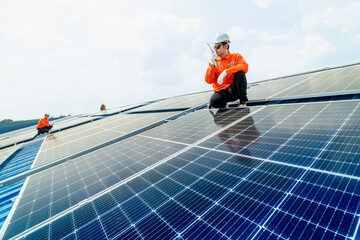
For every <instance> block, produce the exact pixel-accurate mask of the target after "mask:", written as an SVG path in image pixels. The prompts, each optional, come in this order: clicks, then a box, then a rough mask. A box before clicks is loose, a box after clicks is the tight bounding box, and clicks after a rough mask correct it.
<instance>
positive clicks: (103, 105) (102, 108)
mask: <svg viewBox="0 0 360 240" xmlns="http://www.w3.org/2000/svg"><path fill="white" fill-rule="evenodd" d="M100 110H101V111H102V110H106V107H105V104H104V103H102V104H101V107H100Z"/></svg>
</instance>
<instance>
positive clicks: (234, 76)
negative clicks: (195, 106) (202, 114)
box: [205, 33, 248, 108]
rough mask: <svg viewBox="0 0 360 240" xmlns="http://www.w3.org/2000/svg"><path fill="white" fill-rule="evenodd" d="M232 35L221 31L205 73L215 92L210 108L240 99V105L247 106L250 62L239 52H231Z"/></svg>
mask: <svg viewBox="0 0 360 240" xmlns="http://www.w3.org/2000/svg"><path fill="white" fill-rule="evenodd" d="M229 44H230V37H229V35H228V34H227V33H220V34H218V35H217V36H216V38H215V45H214V50H215V52H213V53H212V54H211V58H210V63H209V66H208V69H207V71H206V75H205V81H206V82H207V83H208V84H212V86H213V88H214V93H213V95H212V96H211V98H210V105H209V108H211V107H214V108H225V107H226V104H227V102H233V101H236V100H239V101H240V104H239V107H240V108H243V107H246V102H247V100H248V98H247V96H246V95H247V92H246V89H247V81H246V76H245V73H247V71H248V64H247V62H246V61H245V59H244V58H243V56H241V54H239V53H230V51H229V47H230V45H229Z"/></svg>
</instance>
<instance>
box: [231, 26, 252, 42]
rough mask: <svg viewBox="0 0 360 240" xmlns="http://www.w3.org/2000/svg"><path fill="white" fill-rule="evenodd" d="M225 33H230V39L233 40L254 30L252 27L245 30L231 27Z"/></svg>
mask: <svg viewBox="0 0 360 240" xmlns="http://www.w3.org/2000/svg"><path fill="white" fill-rule="evenodd" d="M227 33H228V34H229V35H230V40H231V41H235V40H239V39H243V38H245V37H248V36H250V35H254V34H256V30H255V29H253V28H251V29H247V30H246V29H243V28H240V27H232V28H230V29H229V30H228V31H227Z"/></svg>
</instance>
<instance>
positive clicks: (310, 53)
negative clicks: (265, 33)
mask: <svg viewBox="0 0 360 240" xmlns="http://www.w3.org/2000/svg"><path fill="white" fill-rule="evenodd" d="M260 36H262V34H260ZM283 37H284V39H278V40H277V41H278V42H280V43H278V44H276V43H275V44H265V45H262V46H261V45H260V46H259V47H256V48H254V49H253V50H252V51H251V54H250V56H249V58H248V62H249V69H250V76H252V78H253V79H252V81H258V80H264V77H265V79H266V78H272V77H280V76H285V75H288V74H294V73H298V72H303V71H308V70H310V69H309V66H311V63H312V62H315V61H317V59H320V58H322V57H324V56H326V55H327V54H329V53H331V52H333V51H334V50H335V46H334V45H333V44H332V43H330V42H329V41H327V40H326V39H324V38H323V37H322V36H321V35H305V36H301V35H299V34H298V31H297V30H296V28H295V29H292V31H290V32H289V34H288V35H284V36H283ZM284 42H285V44H284Z"/></svg>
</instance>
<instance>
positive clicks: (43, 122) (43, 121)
mask: <svg viewBox="0 0 360 240" xmlns="http://www.w3.org/2000/svg"><path fill="white" fill-rule="evenodd" d="M48 126H50V123H49V119H48V118H47V117H43V118H42V119H40V121H39V123H38V125H37V126H36V128H43V127H48Z"/></svg>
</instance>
